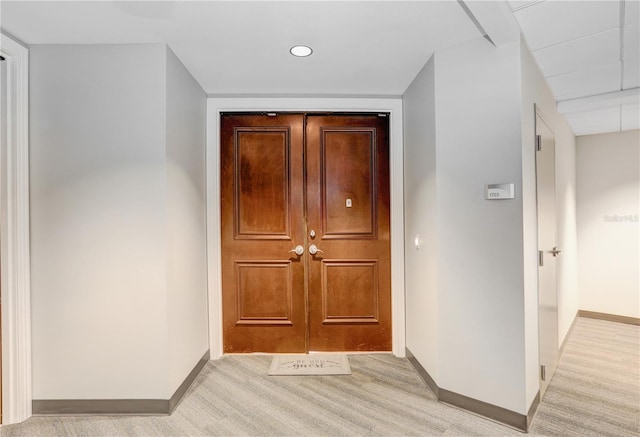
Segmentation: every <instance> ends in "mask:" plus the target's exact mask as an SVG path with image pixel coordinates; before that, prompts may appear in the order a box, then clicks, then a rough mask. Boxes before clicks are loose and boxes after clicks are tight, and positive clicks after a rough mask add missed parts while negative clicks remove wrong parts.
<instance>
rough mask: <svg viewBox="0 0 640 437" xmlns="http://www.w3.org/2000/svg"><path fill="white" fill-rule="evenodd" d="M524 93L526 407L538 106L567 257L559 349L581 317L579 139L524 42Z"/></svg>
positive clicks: (530, 395) (532, 373) (534, 311)
mask: <svg viewBox="0 0 640 437" xmlns="http://www.w3.org/2000/svg"><path fill="white" fill-rule="evenodd" d="M520 47H521V49H520V61H521V81H522V83H521V88H522V90H521V92H522V99H521V104H522V109H521V111H522V140H521V141H522V186H523V190H522V192H523V199H522V201H523V230H524V232H523V235H524V247H523V251H524V252H523V258H524V295H525V308H526V312H525V337H526V369H527V370H526V376H527V398H526V399H527V404H528V405H530V404H531V402H532V401H533V399H534V397H535V396H536V394H537V393H538V390H539V385H540V383H539V377H538V365H539V363H538V361H539V354H538V259H537V250H538V237H537V234H538V231H537V211H536V167H535V166H536V161H535V160H536V156H535V117H536V114H535V110H534V104H535V105H537V107H538V108H539V110H540V111H541V113H542V114H543V116H544V119H545V121H546V123H547V124H548V125H549V127H550V128H551V130H552V131H553V133H554V137H555V145H556V219H557V237H556V238H557V243H558V247H560V248H561V249H562V251H563V253H562V255H561V256H560V257H558V260H557V267H556V275H557V276H556V282H557V299H558V337H559V338H558V345H560V344H562V342H563V340H564V338H565V337H566V335H567V332H568V331H569V328H570V327H571V323H572V322H573V320H574V318H575V316H576V312H577V311H578V287H577V248H576V247H577V246H576V245H577V243H576V170H575V137H574V135H573V132H572V131H571V128H570V126H569V125H568V123H567V122H566V120H565V119H564V117H563V116H562V115H561V114H560V113H559V112H558V111H557V109H556V102H555V98H554V96H553V93H552V92H551V90H550V89H549V86H548V85H547V83H546V82H545V79H544V76H543V75H542V73H541V72H540V69H539V67H538V66H537V64H536V62H535V60H534V59H533V56H532V55H531V52H530V50H529V49H528V47H527V45H526V43H525V41H524V40H521V43H520Z"/></svg>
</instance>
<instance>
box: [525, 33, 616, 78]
mask: <svg viewBox="0 0 640 437" xmlns="http://www.w3.org/2000/svg"><path fill="white" fill-rule="evenodd" d="M533 55H534V56H535V58H536V61H538V65H539V66H540V68H541V69H542V71H543V72H544V75H545V76H546V77H549V76H556V75H558V74H565V73H570V72H572V71H577V70H581V69H583V68H588V67H592V66H595V65H598V64H611V63H614V62H616V61H619V60H620V30H619V29H611V30H607V31H605V32H600V33H597V34H595V35H590V36H587V37H584V38H579V39H574V40H571V41H567V42H565V43H562V44H556V45H553V46H550V47H547V48H544V49H540V50H536V51H535V52H533Z"/></svg>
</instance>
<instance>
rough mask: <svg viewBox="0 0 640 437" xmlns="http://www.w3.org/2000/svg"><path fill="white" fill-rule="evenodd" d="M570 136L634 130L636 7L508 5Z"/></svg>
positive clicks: (638, 108)
mask: <svg viewBox="0 0 640 437" xmlns="http://www.w3.org/2000/svg"><path fill="white" fill-rule="evenodd" d="M509 3H510V5H511V7H512V9H513V12H514V15H515V17H516V20H517V21H518V24H519V25H520V28H521V29H522V32H523V34H524V36H525V39H526V40H527V43H528V45H529V47H530V48H531V50H532V51H533V55H534V57H535V59H536V61H537V62H538V65H539V66H540V69H541V70H542V72H543V74H544V76H545V77H546V78H547V82H548V83H549V86H550V87H551V90H552V91H553V93H554V95H555V97H556V100H557V101H558V109H560V111H561V112H563V113H564V114H565V116H566V118H567V120H568V121H569V124H571V127H572V128H573V131H574V133H575V134H576V135H587V134H593V133H601V132H615V131H620V130H627V129H638V128H640V117H639V116H638V114H639V112H640V93H639V92H638V89H639V88H638V87H639V86H640V63H639V58H640V33H639V26H640V2H639V1H638V0H626V1H624V0H623V1H620V0H610V1H510V2H509Z"/></svg>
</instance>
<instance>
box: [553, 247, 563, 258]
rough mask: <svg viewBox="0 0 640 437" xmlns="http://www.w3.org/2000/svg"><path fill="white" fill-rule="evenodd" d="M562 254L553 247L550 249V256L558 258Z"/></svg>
mask: <svg viewBox="0 0 640 437" xmlns="http://www.w3.org/2000/svg"><path fill="white" fill-rule="evenodd" d="M561 253H562V251H561V250H560V249H558V248H557V247H554V248H553V249H551V254H552V255H553V256H558V255H560V254H561Z"/></svg>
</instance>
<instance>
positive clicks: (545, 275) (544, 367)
mask: <svg viewBox="0 0 640 437" xmlns="http://www.w3.org/2000/svg"><path fill="white" fill-rule="evenodd" d="M536 148H537V151H536V187H537V204H538V308H539V316H538V317H539V322H538V333H539V342H540V345H539V347H540V397H542V396H543V395H544V393H545V392H546V390H547V387H548V385H549V381H551V377H552V376H553V373H554V372H555V370H556V366H557V363H558V302H557V297H556V260H557V256H558V254H559V253H560V251H559V250H558V248H557V246H556V188H555V180H556V178H555V171H556V170H555V167H556V165H555V150H556V149H555V140H554V137H553V132H552V131H551V129H550V128H549V126H548V125H547V124H546V123H545V122H544V120H543V119H542V117H541V116H540V114H537V115H536Z"/></svg>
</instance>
